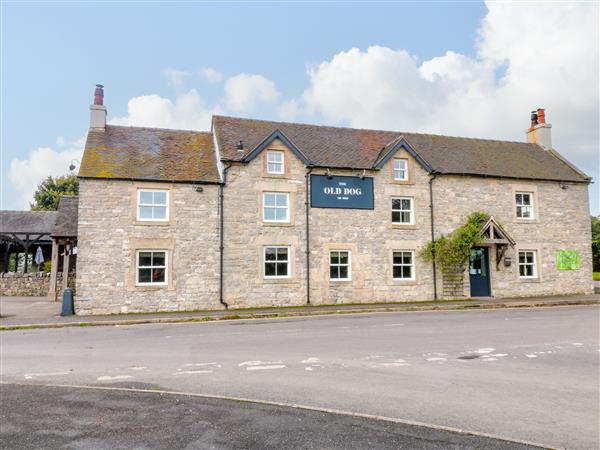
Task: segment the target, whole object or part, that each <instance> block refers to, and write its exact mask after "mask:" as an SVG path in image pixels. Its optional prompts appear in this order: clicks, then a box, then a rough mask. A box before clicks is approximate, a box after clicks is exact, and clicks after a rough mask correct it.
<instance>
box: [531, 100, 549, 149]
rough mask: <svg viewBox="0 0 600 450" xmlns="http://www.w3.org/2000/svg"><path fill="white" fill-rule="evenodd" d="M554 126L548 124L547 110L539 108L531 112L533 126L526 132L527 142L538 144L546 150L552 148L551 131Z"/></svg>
mask: <svg viewBox="0 0 600 450" xmlns="http://www.w3.org/2000/svg"><path fill="white" fill-rule="evenodd" d="M551 128H552V125H550V124H549V123H546V110H545V109H543V108H538V109H537V110H535V111H531V126H530V127H529V129H528V130H527V131H526V135H527V142H530V143H532V144H538V145H539V146H540V147H542V148H544V149H545V150H549V149H551V148H552V137H551V135H550V129H551Z"/></svg>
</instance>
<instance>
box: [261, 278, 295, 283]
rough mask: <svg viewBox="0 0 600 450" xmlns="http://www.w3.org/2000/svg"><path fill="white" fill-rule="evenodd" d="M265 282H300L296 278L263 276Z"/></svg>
mask: <svg viewBox="0 0 600 450" xmlns="http://www.w3.org/2000/svg"><path fill="white" fill-rule="evenodd" d="M262 281H263V283H265V284H298V280H296V279H295V278H263V279H262Z"/></svg>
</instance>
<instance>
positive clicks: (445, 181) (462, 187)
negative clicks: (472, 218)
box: [433, 176, 593, 297]
mask: <svg viewBox="0 0 600 450" xmlns="http://www.w3.org/2000/svg"><path fill="white" fill-rule="evenodd" d="M433 186H434V204H435V231H436V236H440V235H441V234H448V233H450V232H452V231H453V230H455V229H456V228H458V227H459V226H461V225H462V224H463V223H464V222H465V220H466V218H467V216H468V215H469V214H470V213H471V212H473V211H483V212H486V213H488V214H490V215H493V216H494V218H495V219H496V220H497V221H498V222H499V223H500V224H501V225H502V226H503V228H504V229H505V230H506V231H507V232H508V234H509V235H510V236H511V237H512V238H513V239H514V240H515V241H516V245H515V247H514V248H513V247H509V248H508V250H507V251H506V256H507V257H509V258H511V259H512V264H511V266H510V267H505V266H504V264H503V263H501V264H500V265H499V266H498V268H496V252H495V248H494V247H492V248H490V250H489V254H490V273H491V288H492V296H494V297H528V296H537V295H564V294H578V293H582V294H591V293H592V292H593V286H592V254H591V251H592V250H591V231H590V220H589V204H588V186H587V185H586V184H577V183H558V182H549V181H527V180H509V179H491V178H481V177H464V176H460V177H458V176H441V177H438V178H436V179H435V181H434V185H433ZM516 191H524V192H533V193H534V219H533V220H523V219H518V218H517V217H516V212H515V211H516V209H515V200H514V198H515V192H516ZM519 250H534V251H536V252H537V255H538V269H539V276H538V277H537V278H536V279H522V278H520V277H519V268H518V251H519ZM558 250H577V251H578V252H579V255H580V268H579V269H578V270H558V269H557V268H556V252H557V251H558ZM440 276H441V275H440ZM465 297H470V284H469V274H468V273H466V274H465Z"/></svg>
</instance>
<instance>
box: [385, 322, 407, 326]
mask: <svg viewBox="0 0 600 450" xmlns="http://www.w3.org/2000/svg"><path fill="white" fill-rule="evenodd" d="M403 326H404V324H403V323H388V324H385V325H384V327H403Z"/></svg>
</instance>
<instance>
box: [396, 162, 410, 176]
mask: <svg viewBox="0 0 600 450" xmlns="http://www.w3.org/2000/svg"><path fill="white" fill-rule="evenodd" d="M394 180H397V181H406V180H408V160H407V159H394Z"/></svg>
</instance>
